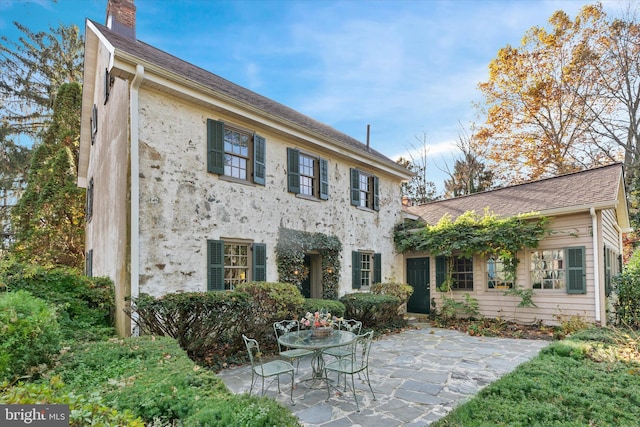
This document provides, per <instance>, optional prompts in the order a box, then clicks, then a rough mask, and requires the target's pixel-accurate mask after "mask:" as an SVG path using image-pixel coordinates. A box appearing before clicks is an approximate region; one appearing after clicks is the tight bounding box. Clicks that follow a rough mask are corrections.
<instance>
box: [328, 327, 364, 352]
mask: <svg viewBox="0 0 640 427" xmlns="http://www.w3.org/2000/svg"><path fill="white" fill-rule="evenodd" d="M336 328H337V329H338V330H341V331H349V332H352V333H354V334H356V335H360V331H361V330H362V322H361V321H359V320H355V319H348V320H347V319H344V320H339V321H337V322H336ZM352 353H353V344H348V345H344V346H342V347H333V348H328V349H326V350H325V351H323V354H326V355H328V356H333V357H335V358H337V359H342V358H343V357H351V354H352Z"/></svg>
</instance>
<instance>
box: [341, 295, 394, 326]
mask: <svg viewBox="0 0 640 427" xmlns="http://www.w3.org/2000/svg"><path fill="white" fill-rule="evenodd" d="M340 302H342V303H343V304H344V306H345V313H344V317H345V318H348V319H358V320H360V321H362V327H364V328H371V329H384V328H386V327H395V326H397V325H398V324H399V323H404V322H405V321H404V319H403V317H402V316H401V315H399V314H398V306H399V305H400V299H399V298H398V297H395V296H393V295H378V294H372V293H365V292H358V293H354V294H346V295H344V296H343V297H342V298H340Z"/></svg>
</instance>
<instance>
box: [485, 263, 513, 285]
mask: <svg viewBox="0 0 640 427" xmlns="http://www.w3.org/2000/svg"><path fill="white" fill-rule="evenodd" d="M487 287H488V288H489V289H511V288H513V280H512V279H511V278H508V273H507V272H506V271H505V269H504V262H503V261H502V260H501V259H500V257H498V256H496V255H490V256H489V258H487Z"/></svg>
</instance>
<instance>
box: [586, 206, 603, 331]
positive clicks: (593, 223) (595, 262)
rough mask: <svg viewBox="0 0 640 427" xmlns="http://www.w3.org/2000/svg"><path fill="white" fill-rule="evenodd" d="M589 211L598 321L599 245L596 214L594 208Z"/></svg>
mask: <svg viewBox="0 0 640 427" xmlns="http://www.w3.org/2000/svg"><path fill="white" fill-rule="evenodd" d="M589 212H590V213H591V229H592V230H593V233H592V234H593V236H592V237H593V284H594V287H595V292H594V293H595V304H596V322H600V256H599V254H600V249H599V248H600V246H599V245H598V215H597V214H596V210H595V208H593V207H592V208H591V209H589Z"/></svg>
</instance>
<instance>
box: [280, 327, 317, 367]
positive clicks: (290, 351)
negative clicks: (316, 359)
mask: <svg viewBox="0 0 640 427" xmlns="http://www.w3.org/2000/svg"><path fill="white" fill-rule="evenodd" d="M299 330H300V322H299V321H297V320H281V321H279V322H274V323H273V331H274V332H275V334H276V341H277V342H278V354H280V356H281V357H284V358H285V359H288V360H289V361H290V362H293V361H294V360H295V361H296V372H298V368H299V367H300V359H302V358H303V357H305V356H310V355H312V354H313V351H312V350H305V349H303V348H289V347H285V346H283V345H281V344H280V341H279V340H278V338H280V336H282V335H284V334H286V333H289V332H295V331H299Z"/></svg>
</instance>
